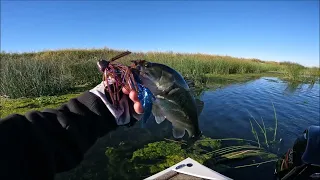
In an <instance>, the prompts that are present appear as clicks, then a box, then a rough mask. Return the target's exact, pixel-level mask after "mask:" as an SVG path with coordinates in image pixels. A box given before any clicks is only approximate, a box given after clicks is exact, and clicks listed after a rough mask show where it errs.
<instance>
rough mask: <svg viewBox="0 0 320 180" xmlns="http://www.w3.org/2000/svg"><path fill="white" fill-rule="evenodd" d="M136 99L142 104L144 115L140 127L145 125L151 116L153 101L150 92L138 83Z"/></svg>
mask: <svg viewBox="0 0 320 180" xmlns="http://www.w3.org/2000/svg"><path fill="white" fill-rule="evenodd" d="M138 98H139V100H140V102H141V104H142V107H143V111H144V114H143V116H142V127H144V125H145V124H146V123H147V120H148V119H149V118H150V116H151V114H152V113H151V112H152V104H153V101H154V100H155V97H154V95H153V94H152V92H151V91H150V90H149V89H148V88H147V87H144V86H143V85H141V84H140V83H138Z"/></svg>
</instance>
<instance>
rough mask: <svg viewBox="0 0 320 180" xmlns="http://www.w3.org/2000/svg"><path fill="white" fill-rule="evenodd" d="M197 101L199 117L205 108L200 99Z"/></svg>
mask: <svg viewBox="0 0 320 180" xmlns="http://www.w3.org/2000/svg"><path fill="white" fill-rule="evenodd" d="M195 101H196V105H197V112H198V116H199V115H200V114H201V112H202V110H203V107H204V102H203V101H201V100H200V99H195Z"/></svg>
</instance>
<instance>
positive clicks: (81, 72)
mask: <svg viewBox="0 0 320 180" xmlns="http://www.w3.org/2000/svg"><path fill="white" fill-rule="evenodd" d="M119 53H121V52H120V51H117V50H112V49H107V48H105V49H81V50H79V49H64V50H56V51H42V52H33V53H5V52H2V53H1V61H0V63H1V66H0V70H1V76H0V81H1V84H0V95H2V96H4V95H6V96H9V97H11V98H16V97H35V96H42V95H54V94H59V93H64V92H66V91H70V89H73V88H74V87H77V86H80V85H81V86H83V85H87V86H88V87H92V86H94V85H95V84H97V83H99V82H100V81H101V74H100V73H99V71H98V69H97V67H96V62H97V61H98V60H100V59H110V58H111V57H114V56H115V55H117V54H119ZM133 59H145V60H148V61H151V62H158V63H163V64H167V65H169V66H171V67H172V68H174V69H176V70H177V71H179V72H180V73H181V74H182V75H183V76H185V77H186V78H192V79H193V80H194V81H195V82H196V84H197V83H198V84H199V83H204V79H205V75H208V74H216V75H226V74H247V73H263V72H269V71H281V70H283V69H284V65H281V64H279V63H275V62H267V61H261V60H257V59H244V58H235V57H230V56H215V55H206V54H191V53H189V54H188V53H184V54H181V53H173V52H146V53H142V52H134V53H132V54H131V55H128V56H126V57H123V58H122V59H120V62H122V63H124V64H129V63H130V60H133ZM294 67H295V66H294ZM288 72H291V71H288ZM293 77H294V75H293Z"/></svg>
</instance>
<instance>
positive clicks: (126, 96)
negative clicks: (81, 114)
mask: <svg viewBox="0 0 320 180" xmlns="http://www.w3.org/2000/svg"><path fill="white" fill-rule="evenodd" d="M90 92H91V93H93V94H95V95H97V96H98V97H99V98H100V99H101V100H102V101H103V103H104V104H105V105H106V106H107V108H108V109H109V111H110V112H111V114H112V115H113V116H114V117H115V120H116V123H117V124H118V125H126V124H129V123H130V121H131V118H132V117H133V118H135V119H136V120H140V119H141V117H142V113H143V108H142V105H141V103H140V101H139V99H138V93H137V92H135V91H131V92H128V91H127V90H126V89H125V88H123V89H122V93H121V96H120V97H121V99H120V103H119V104H120V106H119V107H118V108H116V107H114V106H113V104H112V102H111V101H110V98H108V97H109V94H108V93H106V92H105V86H104V82H101V83H100V84H98V85H97V86H96V87H94V88H93V89H91V90H90Z"/></svg>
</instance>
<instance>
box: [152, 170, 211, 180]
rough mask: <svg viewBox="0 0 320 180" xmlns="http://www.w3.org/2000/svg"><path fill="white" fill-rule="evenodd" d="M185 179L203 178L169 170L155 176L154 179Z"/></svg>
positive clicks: (197, 179) (201, 179) (195, 179)
mask: <svg viewBox="0 0 320 180" xmlns="http://www.w3.org/2000/svg"><path fill="white" fill-rule="evenodd" d="M185 179H186V180H205V179H203V178H199V177H195V176H190V175H187V174H182V173H178V172H176V171H169V172H167V173H166V174H164V175H162V176H160V177H158V178H156V179H155V180H185Z"/></svg>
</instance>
